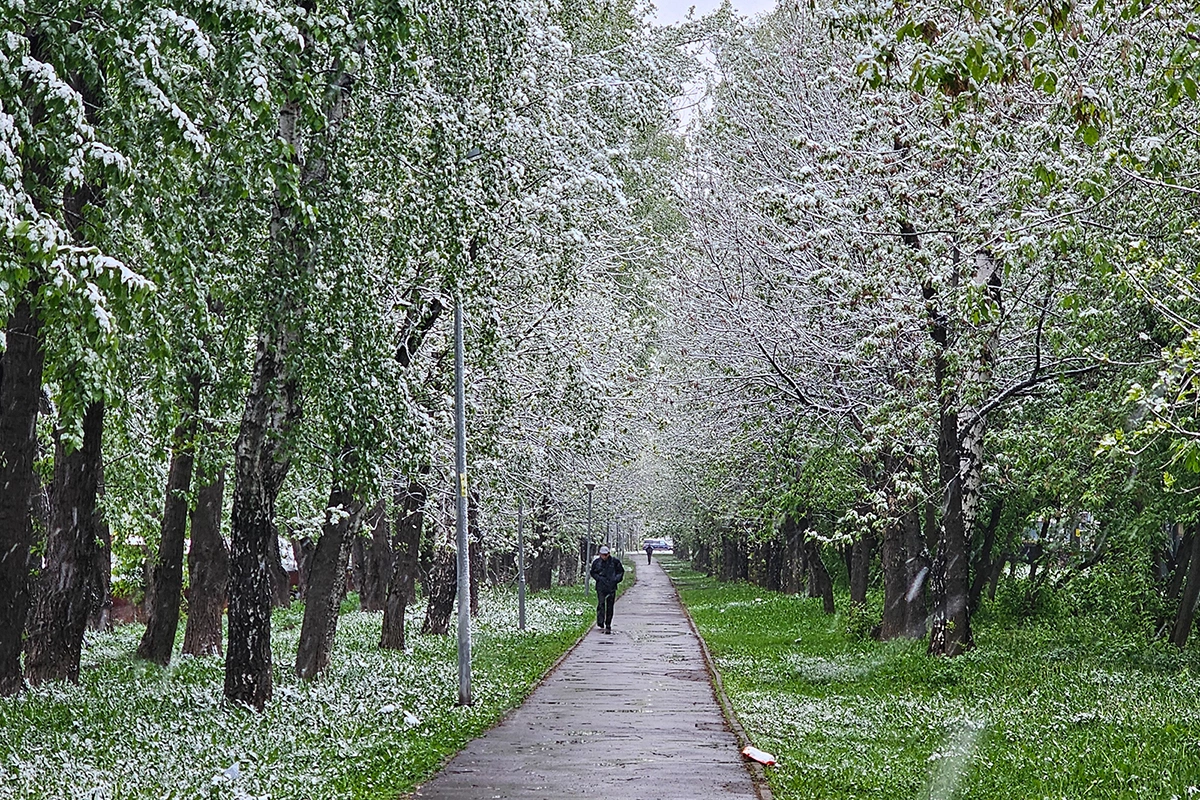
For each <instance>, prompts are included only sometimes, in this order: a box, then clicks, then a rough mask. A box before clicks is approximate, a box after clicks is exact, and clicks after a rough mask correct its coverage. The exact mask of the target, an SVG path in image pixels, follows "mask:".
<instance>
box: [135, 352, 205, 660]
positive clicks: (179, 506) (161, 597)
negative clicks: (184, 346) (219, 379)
mask: <svg viewBox="0 0 1200 800" xmlns="http://www.w3.org/2000/svg"><path fill="white" fill-rule="evenodd" d="M199 411H200V376H198V375H192V376H190V377H189V379H188V399H187V406H186V408H184V409H183V413H182V415H181V419H180V420H179V424H178V425H177V426H176V427H175V433H174V436H173V437H172V440H173V442H174V446H173V449H172V453H171V466H170V469H169V470H168V472H167V491H166V500H165V501H164V504H163V516H162V526H161V528H160V533H161V536H160V539H159V544H158V557H157V558H156V559H155V564H154V574H153V580H152V583H151V585H150V586H149V587H148V591H149V601H150V602H149V605H150V615H149V618H148V619H147V621H146V632H145V634H143V636H142V641H141V643H140V644H139V645H138V649H137V654H138V657H139V658H144V659H147V660H149V661H153V662H155V663H156V664H162V665H163V666H166V665H167V664H168V663H170V661H171V654H172V653H173V652H174V650H175V633H176V631H177V630H178V628H179V600H180V597H181V596H182V594H183V550H184V542H185V541H186V539H187V516H188V492H189V491H191V488H192V467H193V465H194V463H195V460H196V459H195V440H196V418H197V415H198V414H199Z"/></svg>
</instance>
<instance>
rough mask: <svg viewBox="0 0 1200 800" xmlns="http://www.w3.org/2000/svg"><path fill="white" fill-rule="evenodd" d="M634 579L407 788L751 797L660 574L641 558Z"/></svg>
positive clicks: (457, 798) (455, 795) (693, 799)
mask: <svg viewBox="0 0 1200 800" xmlns="http://www.w3.org/2000/svg"><path fill="white" fill-rule="evenodd" d="M636 557H637V556H636V554H633V553H630V554H629V559H628V560H632V559H634V558H636ZM637 576H638V580H637V583H636V584H635V585H634V586H633V587H632V588H630V589H629V590H628V591H627V592H625V594H624V595H623V596H622V597H620V598H618V600H617V605H616V612H615V614H614V615H613V632H612V634H611V635H607V634H605V633H604V632H603V631H600V630H597V629H596V628H592V631H591V632H590V633H589V634H588V635H587V636H586V637H585V638H584V640H583V641H582V642H581V643H580V644H579V646H578V647H576V648H575V650H574V651H573V652H572V653H571V654H570V655H569V656H567V658H566V659H565V660H563V662H562V663H561V664H559V666H558V669H556V670H555V671H554V673H553V674H552V675H551V676H550V677H549V678H547V679H546V682H545V683H543V684H542V685H541V686H540V687H538V689H537V690H536V691H534V693H533V694H532V695H530V697H529V699H528V700H527V701H525V704H524V705H522V706H521V707H520V708H518V709H516V710H515V711H513V712H512V713H511V714H509V715H508V717H506V718H505V720H504V721H503V722H502V723H501V724H500V725H498V726H496V727H495V728H493V729H492V730H491V731H489V732H488V733H486V734H485V735H483V736H482V737H480V738H478V739H476V740H475V741H473V742H471V743H470V744H469V745H467V747H466V748H465V749H464V750H463V751H462V752H461V753H459V754H458V755H457V756H455V757H454V759H453V760H452V761H450V763H449V764H448V765H447V766H446V768H445V769H444V770H442V772H441V773H439V774H438V775H437V776H436V777H435V778H434V779H433V780H431V781H430V782H429V783H427V784H425V785H424V786H422V787H421V788H420V789H418V790H417V792H416V795H415V797H417V798H423V799H432V798H437V800H451V799H453V800H488V799H489V798H540V799H541V800H560V798H568V797H600V798H605V800H713V799H716V800H733V799H735V798H736V799H737V800H754V798H756V797H757V795H756V793H755V790H754V785H753V783H752V781H751V779H750V773H749V771H748V770H747V769H746V767H745V766H744V765H743V764H742V756H741V754H740V753H739V752H738V746H737V741H736V739H735V738H734V736H733V734H732V733H731V732H730V731H729V730H728V728H727V727H726V725H725V721H724V719H723V717H722V716H721V712H720V709H719V707H718V706H717V701H716V699H715V697H714V696H713V690H712V687H711V686H710V684H709V680H708V673H707V671H706V670H705V668H704V660H703V657H702V656H701V653H700V646H699V643H698V642H697V641H696V637H695V635H694V634H693V633H692V632H691V628H689V627H688V623H687V618H686V617H685V616H684V614H683V610H682V609H681V608H680V607H679V602H678V601H677V600H676V598H675V592H674V590H673V589H672V588H671V584H670V581H669V580H668V579H667V576H666V574H665V573H664V572H663V570H662V567H660V566H659V565H658V564H657V563H655V564H653V565H652V566H649V567H648V566H646V564H645V562H644V561H639V562H638V564H637ZM581 591H582V589H581Z"/></svg>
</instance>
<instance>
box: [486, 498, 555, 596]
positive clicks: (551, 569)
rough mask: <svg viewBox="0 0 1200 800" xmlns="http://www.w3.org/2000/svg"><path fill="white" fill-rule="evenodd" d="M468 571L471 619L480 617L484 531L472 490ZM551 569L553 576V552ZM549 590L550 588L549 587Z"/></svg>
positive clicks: (552, 554)
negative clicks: (480, 523) (481, 527)
mask: <svg viewBox="0 0 1200 800" xmlns="http://www.w3.org/2000/svg"><path fill="white" fill-rule="evenodd" d="M467 541H468V545H467V570H468V572H469V575H468V576H467V577H468V579H469V585H470V587H471V617H472V619H473V618H475V617H477V616H479V584H480V583H481V582H482V580H483V531H482V530H480V528H479V495H478V494H476V493H475V490H474V489H472V490H471V493H470V495H469V497H468V498H467ZM550 556H551V563H550V569H551V574H552V575H553V569H554V562H553V556H554V552H553V550H551V552H550ZM547 588H549V587H547Z"/></svg>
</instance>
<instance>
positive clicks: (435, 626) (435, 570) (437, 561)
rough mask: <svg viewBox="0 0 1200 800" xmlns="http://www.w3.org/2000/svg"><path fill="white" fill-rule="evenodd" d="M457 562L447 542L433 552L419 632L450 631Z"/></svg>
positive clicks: (442, 634) (456, 585) (443, 634)
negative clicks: (422, 621) (423, 615)
mask: <svg viewBox="0 0 1200 800" xmlns="http://www.w3.org/2000/svg"><path fill="white" fill-rule="evenodd" d="M457 563H458V556H457V554H456V553H455V551H454V548H453V547H451V546H450V544H449V543H448V542H447V543H443V544H442V546H441V547H439V548H438V549H437V552H436V553H434V557H433V567H432V568H431V569H430V570H429V583H428V590H429V591H428V592H427V595H428V597H427V599H426V605H425V622H424V623H423V624H422V625H421V633H432V634H436V635H438V636H445V635H446V634H448V633H449V632H450V618H451V617H452V616H453V615H454V597H455V595H456V594H457V593H458V581H457Z"/></svg>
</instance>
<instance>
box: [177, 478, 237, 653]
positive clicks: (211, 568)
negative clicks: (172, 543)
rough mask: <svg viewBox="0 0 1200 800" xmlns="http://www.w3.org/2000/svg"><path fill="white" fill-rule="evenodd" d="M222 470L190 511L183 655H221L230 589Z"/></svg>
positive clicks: (199, 496)
mask: <svg viewBox="0 0 1200 800" xmlns="http://www.w3.org/2000/svg"><path fill="white" fill-rule="evenodd" d="M224 503H225V470H224V468H222V469H221V470H219V471H218V472H217V474H216V477H214V478H213V479H212V480H211V481H208V482H206V483H203V484H201V486H200V488H199V490H198V491H197V492H196V508H195V509H194V510H193V511H192V515H191V516H192V549H191V550H190V551H189V552H188V583H189V584H190V586H189V587H188V615H187V625H186V627H185V628H184V631H183V652H184V653H186V654H188V655H193V656H219V655H221V650H222V648H221V634H222V626H221V619H222V616H223V614H224V612H225V598H226V590H227V589H228V586H229V545H227V544H226V543H225V537H223V536H222V535H221V512H222V508H223V506H224Z"/></svg>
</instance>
